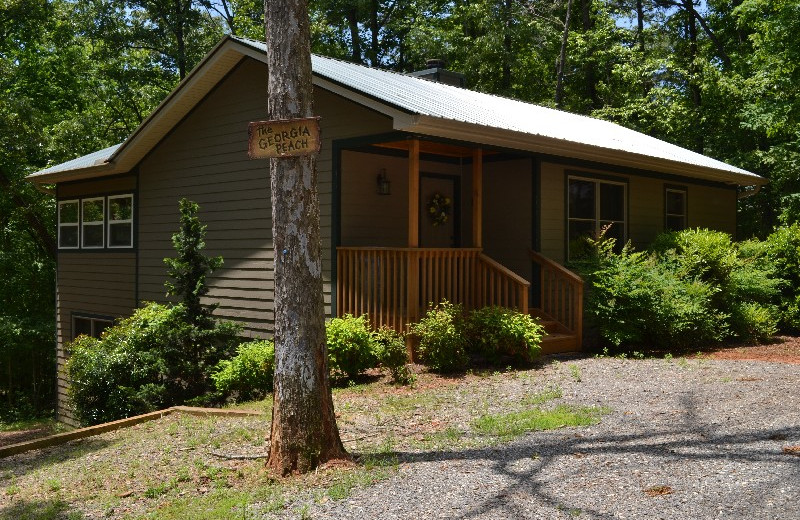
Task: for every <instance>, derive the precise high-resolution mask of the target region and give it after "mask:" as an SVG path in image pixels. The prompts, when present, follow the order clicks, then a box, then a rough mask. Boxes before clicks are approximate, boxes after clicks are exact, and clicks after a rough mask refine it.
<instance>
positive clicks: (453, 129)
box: [395, 115, 769, 186]
mask: <svg viewBox="0 0 800 520" xmlns="http://www.w3.org/2000/svg"><path fill="white" fill-rule="evenodd" d="M407 121H408V123H407V124H404V125H395V128H396V129H397V130H403V131H406V132H413V133H419V134H425V135H431V136H434V137H441V138H446V139H455V140H461V141H468V142H474V143H480V144H485V145H490V146H498V147H503V148H514V149H518V150H525V151H528V152H534V153H540V154H546V155H559V156H563V157H568V158H572V159H580V160H587V161H593V162H599V163H607V164H615V165H618V166H624V167H629V168H636V169H641V170H650V171H654V172H659V173H664V174H672V175H683V176H688V177H695V178H698V179H703V180H709V181H714V182H720V183H725V184H731V185H736V186H762V185H765V184H767V183H768V182H769V181H768V180H767V179H765V178H764V177H761V176H758V175H755V174H746V173H737V172H732V171H727V170H718V169H715V168H709V167H705V166H700V165H694V164H689V163H685V162H681V161H673V160H669V159H662V158H658V157H651V156H647V155H642V154H636V153H631V152H625V151H621V150H613V149H609V148H602V147H599V146H593V145H587V144H582V143H575V142H572V141H565V140H561V139H555V138H552V137H545V136H538V135H531V134H528V133H524V132H515V131H513V130H505V129H499V128H495V127H486V126H480V125H475V124H473V123H465V122H461V121H453V120H449V119H442V118H438V117H431V116H425V115H418V116H415V117H413V118H409V119H407Z"/></svg>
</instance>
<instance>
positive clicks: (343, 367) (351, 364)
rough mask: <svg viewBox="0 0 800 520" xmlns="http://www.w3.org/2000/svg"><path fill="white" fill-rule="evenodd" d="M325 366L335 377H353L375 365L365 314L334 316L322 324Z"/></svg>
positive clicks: (375, 360)
mask: <svg viewBox="0 0 800 520" xmlns="http://www.w3.org/2000/svg"><path fill="white" fill-rule="evenodd" d="M325 334H326V337H327V343H328V365H329V367H330V371H331V376H332V377H334V378H343V377H345V378H353V377H355V376H357V375H358V374H360V373H361V372H363V371H364V370H366V369H368V368H372V367H374V366H376V365H377V364H378V359H377V356H376V352H375V346H374V344H373V341H372V331H371V330H370V327H369V320H368V318H367V315H366V314H365V315H362V316H359V317H357V318H356V317H354V316H352V315H350V314H346V315H344V317H342V318H333V319H332V320H330V321H328V323H327V324H326V326H325Z"/></svg>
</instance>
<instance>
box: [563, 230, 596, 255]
mask: <svg viewBox="0 0 800 520" xmlns="http://www.w3.org/2000/svg"><path fill="white" fill-rule="evenodd" d="M594 235H595V233H594V221H585V220H570V221H569V259H570V260H577V259H580V258H586V257H588V256H589V253H590V252H591V250H590V247H589V242H588V241H587V240H586V239H587V238H589V237H594Z"/></svg>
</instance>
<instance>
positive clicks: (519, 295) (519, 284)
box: [475, 253, 531, 314]
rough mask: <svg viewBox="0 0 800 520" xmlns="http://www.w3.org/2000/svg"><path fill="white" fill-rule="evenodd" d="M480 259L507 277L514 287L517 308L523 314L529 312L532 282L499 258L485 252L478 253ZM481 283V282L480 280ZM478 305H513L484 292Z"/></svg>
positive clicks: (488, 266)
mask: <svg viewBox="0 0 800 520" xmlns="http://www.w3.org/2000/svg"><path fill="white" fill-rule="evenodd" d="M478 261H479V263H481V264H483V265H484V266H486V267H487V268H488V269H490V270H492V271H494V272H495V273H497V274H498V275H500V276H501V277H503V278H505V279H506V280H508V282H510V284H511V285H512V286H513V287H514V292H515V298H514V300H515V301H516V304H517V306H518V308H517V310H518V311H520V312H522V313H523V314H527V313H528V292H529V290H530V286H531V283H530V282H529V281H528V280H526V279H525V278H523V277H522V276H520V275H518V274H517V273H515V272H514V271H512V270H511V269H509V268H508V267H506V266H504V265H503V264H501V263H500V262H498V261H497V260H495V259H493V258H491V257H490V256H488V255H486V254H485V253H479V254H478ZM478 283H480V282H478ZM475 303H476V304H478V305H477V306H482V305H501V306H506V307H509V306H512V305H509V303H511V302H510V301H508V300H507V301H505V302H503V301H495V300H494V299H493V296H490V295H488V294H483V295H482V297H481V299H480V301H476V302H475Z"/></svg>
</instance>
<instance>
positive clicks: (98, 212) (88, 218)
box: [83, 200, 103, 222]
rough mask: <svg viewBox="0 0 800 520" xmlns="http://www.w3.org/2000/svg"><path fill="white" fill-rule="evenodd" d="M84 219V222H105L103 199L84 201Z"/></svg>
mask: <svg viewBox="0 0 800 520" xmlns="http://www.w3.org/2000/svg"><path fill="white" fill-rule="evenodd" d="M83 221H84V222H103V201H102V200H85V201H83Z"/></svg>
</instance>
